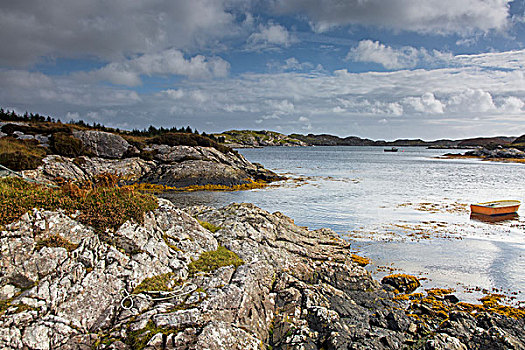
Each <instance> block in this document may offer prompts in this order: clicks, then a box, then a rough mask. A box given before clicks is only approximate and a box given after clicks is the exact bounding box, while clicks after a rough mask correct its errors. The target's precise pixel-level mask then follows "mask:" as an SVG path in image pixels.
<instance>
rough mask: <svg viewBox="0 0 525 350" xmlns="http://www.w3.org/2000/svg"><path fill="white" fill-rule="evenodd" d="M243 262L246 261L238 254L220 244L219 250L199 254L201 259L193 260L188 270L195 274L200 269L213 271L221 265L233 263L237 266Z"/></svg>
mask: <svg viewBox="0 0 525 350" xmlns="http://www.w3.org/2000/svg"><path fill="white" fill-rule="evenodd" d="M243 264H244V261H243V260H242V259H241V258H239V256H238V255H237V254H235V253H234V252H232V251H231V250H228V249H226V248H225V247H223V246H219V247H218V248H217V250H213V251H209V252H204V253H202V254H201V255H200V256H199V259H197V260H195V261H192V262H191V263H190V264H189V265H188V272H189V274H190V275H191V276H193V275H195V274H196V273H197V272H200V271H202V272H213V271H215V270H217V269H218V268H219V267H223V266H230V265H233V266H235V268H237V267H239V266H241V265H243Z"/></svg>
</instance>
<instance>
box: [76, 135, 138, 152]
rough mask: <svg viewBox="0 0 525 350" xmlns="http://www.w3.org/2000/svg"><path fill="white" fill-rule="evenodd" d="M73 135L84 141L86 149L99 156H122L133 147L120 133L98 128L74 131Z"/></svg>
mask: <svg viewBox="0 0 525 350" xmlns="http://www.w3.org/2000/svg"><path fill="white" fill-rule="evenodd" d="M73 135H74V136H75V137H76V138H78V139H80V140H81V141H82V144H83V146H84V149H85V150H86V151H87V152H88V153H91V154H93V155H95V156H97V157H102V158H122V157H123V156H124V154H125V153H126V151H128V149H129V148H130V147H131V145H130V144H129V143H128V141H126V140H124V138H123V137H122V136H120V135H116V134H112V133H109V132H103V131H96V130H81V131H74V132H73Z"/></svg>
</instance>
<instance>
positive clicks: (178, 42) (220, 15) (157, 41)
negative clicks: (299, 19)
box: [0, 0, 243, 66]
mask: <svg viewBox="0 0 525 350" xmlns="http://www.w3.org/2000/svg"><path fill="white" fill-rule="evenodd" d="M242 2H243V1H242ZM242 2H240V4H239V5H242ZM231 6H237V4H236V3H234V2H233V1H231V0H193V1H187V0H157V1H138V0H128V1H110V2H100V1H82V0H45V1H44V0H27V1H2V2H1V5H0V42H2V43H3V47H2V52H1V53H0V64H2V65H8V66H20V65H27V64H31V63H34V62H36V61H38V60H39V59H40V58H41V57H73V58H78V57H98V58H101V59H103V60H118V59H121V58H122V57H125V56H129V55H133V54H144V53H150V52H159V51H162V50H165V49H168V48H176V49H192V48H201V47H205V46H207V45H209V44H210V43H214V41H215V40H216V39H221V38H225V37H228V36H231V35H237V34H238V32H239V30H240V29H239V24H238V23H236V20H235V16H234V15H233V14H232V13H231V12H230V7H231ZM240 7H242V6H240Z"/></svg>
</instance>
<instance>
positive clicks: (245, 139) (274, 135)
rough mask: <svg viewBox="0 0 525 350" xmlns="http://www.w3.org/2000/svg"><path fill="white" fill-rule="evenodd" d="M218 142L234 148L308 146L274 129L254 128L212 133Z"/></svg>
mask: <svg viewBox="0 0 525 350" xmlns="http://www.w3.org/2000/svg"><path fill="white" fill-rule="evenodd" d="M213 136H214V137H215V138H216V139H218V140H219V142H221V143H224V144H225V145H227V146H230V147H234V148H250V147H268V146H284V147H296V146H308V144H307V143H305V142H303V141H301V140H299V139H297V138H294V137H293V136H287V135H283V134H281V133H278V132H275V131H267V130H262V131H254V130H230V131H225V132H223V133H221V134H214V135H213Z"/></svg>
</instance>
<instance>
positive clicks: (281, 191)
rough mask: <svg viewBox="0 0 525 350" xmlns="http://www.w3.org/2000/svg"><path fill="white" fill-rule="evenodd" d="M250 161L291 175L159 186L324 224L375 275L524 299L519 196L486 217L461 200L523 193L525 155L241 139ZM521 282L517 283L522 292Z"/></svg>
mask: <svg viewBox="0 0 525 350" xmlns="http://www.w3.org/2000/svg"><path fill="white" fill-rule="evenodd" d="M240 152H241V153H242V154H243V155H244V156H245V157H246V158H248V159H249V160H250V161H252V162H258V163H261V164H263V165H264V166H265V167H266V168H269V169H272V170H274V171H276V172H278V173H281V174H288V175H289V176H290V177H291V178H292V179H293V180H289V181H286V182H284V183H282V184H281V186H279V187H270V188H267V189H260V190H252V191H241V192H194V193H172V194H166V195H165V196H167V197H169V198H170V199H171V200H173V201H174V202H175V203H176V204H179V205H181V206H185V205H194V204H205V205H212V206H222V205H226V204H229V203H231V202H250V203H254V204H256V205H258V206H260V207H261V208H263V209H266V210H268V211H271V212H274V211H280V212H282V213H284V214H286V215H288V216H290V217H292V218H293V219H294V220H295V223H296V224H298V225H301V226H308V227H309V228H310V229H316V228H321V227H329V228H331V229H333V230H335V231H336V232H337V233H339V234H340V235H341V236H342V237H345V238H346V239H349V240H350V241H351V242H352V248H353V249H354V250H355V251H357V252H358V254H360V255H363V256H367V257H369V258H371V259H372V264H371V265H370V266H368V268H369V270H370V271H371V272H372V273H373V274H374V275H375V276H376V277H377V278H381V277H382V276H383V275H386V274H389V273H392V271H402V272H405V273H409V274H415V275H417V276H419V277H422V278H424V280H423V288H428V287H435V286H438V287H452V288H455V289H456V290H457V293H456V295H458V296H459V297H460V298H461V299H462V300H465V301H475V300H476V299H477V298H479V297H480V296H481V293H480V292H479V290H478V291H476V290H475V289H476V288H478V289H486V290H489V291H493V290H498V291H502V292H504V293H506V294H508V295H511V296H512V297H513V298H515V300H514V302H515V303H517V302H519V301H525V205H523V206H522V207H521V208H520V211H519V212H518V214H519V215H520V216H518V217H514V218H511V219H510V220H506V221H502V222H497V223H490V222H483V221H479V220H475V219H471V218H470V211H469V208H468V204H470V203H474V202H483V201H490V200H497V199H518V200H521V201H522V202H524V201H525V198H524V197H525V181H524V180H525V164H511V163H496V162H484V161H480V160H474V159H465V160H457V159H437V158H435V157H436V156H438V155H441V154H443V153H446V152H447V150H427V149H424V148H416V147H414V148H412V147H408V148H404V149H400V151H399V152H398V153H390V152H383V148H381V147H300V148H280V147H270V148H262V149H243V150H240ZM522 291H523V292H522Z"/></svg>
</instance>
